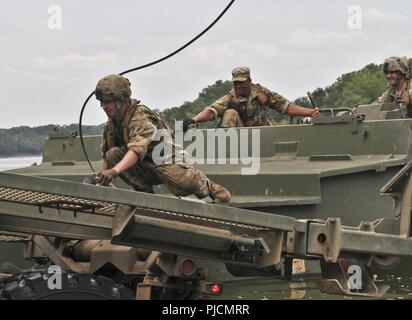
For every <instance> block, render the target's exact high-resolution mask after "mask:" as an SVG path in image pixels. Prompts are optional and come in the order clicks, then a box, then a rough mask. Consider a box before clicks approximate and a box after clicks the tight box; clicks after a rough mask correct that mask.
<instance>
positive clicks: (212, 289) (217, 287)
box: [210, 283, 222, 293]
mask: <svg viewBox="0 0 412 320" xmlns="http://www.w3.org/2000/svg"><path fill="white" fill-rule="evenodd" d="M221 291H222V286H221V285H220V284H217V283H215V284H212V285H211V286H210V292H212V293H220V292H221Z"/></svg>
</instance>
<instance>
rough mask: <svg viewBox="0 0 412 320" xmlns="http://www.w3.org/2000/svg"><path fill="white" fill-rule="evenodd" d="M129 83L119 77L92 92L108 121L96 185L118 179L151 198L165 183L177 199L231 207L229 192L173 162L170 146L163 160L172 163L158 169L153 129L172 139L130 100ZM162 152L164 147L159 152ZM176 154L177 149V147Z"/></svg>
mask: <svg viewBox="0 0 412 320" xmlns="http://www.w3.org/2000/svg"><path fill="white" fill-rule="evenodd" d="M131 94H132V92H131V89H130V82H129V80H128V79H126V78H124V77H122V76H120V75H110V76H107V77H105V78H103V79H101V80H100V81H99V82H98V84H97V86H96V90H95V95H96V98H97V100H99V101H100V103H101V107H102V108H103V110H104V111H105V112H106V114H107V116H108V118H109V120H108V122H107V124H106V126H105V128H104V132H103V143H102V163H101V171H100V172H99V173H97V178H98V179H97V180H98V181H99V182H100V185H103V186H107V185H109V184H110V183H111V182H112V181H113V180H114V179H115V178H116V177H118V176H120V177H121V178H122V179H123V180H124V181H125V182H126V183H127V184H129V185H131V186H132V187H133V188H134V189H135V190H136V191H140V192H147V193H153V192H154V191H153V186H154V185H159V184H165V185H166V186H167V187H168V189H169V190H170V191H171V192H172V193H173V194H175V195H176V196H188V195H192V194H194V195H196V196H197V197H198V198H199V199H203V198H206V197H207V196H210V197H211V198H212V199H214V200H215V199H217V200H220V201H221V202H230V199H231V195H230V192H229V191H228V190H227V189H225V188H224V187H222V186H220V185H218V184H216V183H214V182H213V181H211V180H209V179H208V178H207V177H206V176H205V175H204V174H203V173H202V172H201V171H199V170H197V169H195V168H193V167H191V166H189V165H187V164H185V163H183V162H181V163H176V162H175V151H176V149H175V147H176V146H175V144H174V141H173V139H172V141H170V142H167V139H163V140H162V143H169V146H170V147H171V148H170V150H173V151H172V153H171V154H170V155H164V158H165V159H166V158H167V157H168V156H169V158H171V160H172V161H170V162H166V163H162V164H157V163H155V162H156V161H154V157H155V156H154V155H153V154H152V153H153V151H154V149H155V147H156V146H157V145H158V144H159V143H160V141H154V138H155V136H156V133H157V132H158V130H164V131H166V132H167V133H168V134H169V135H170V137H173V133H172V132H171V130H170V128H169V127H168V125H167V124H166V123H165V121H163V119H161V118H160V116H159V115H157V114H156V113H155V112H153V111H152V110H150V109H149V108H148V107H146V106H144V105H141V104H140V102H139V101H137V100H135V99H131ZM166 150H167V148H164V153H165V152H166ZM178 150H179V148H178Z"/></svg>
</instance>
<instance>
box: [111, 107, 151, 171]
mask: <svg viewBox="0 0 412 320" xmlns="http://www.w3.org/2000/svg"><path fill="white" fill-rule="evenodd" d="M156 132H157V127H156V126H155V125H154V124H153V122H152V121H151V120H150V119H149V118H148V117H147V115H145V114H144V113H136V114H135V115H134V116H133V118H132V119H131V121H130V125H129V143H128V144H127V148H128V149H129V151H128V152H127V153H126V155H125V156H124V158H123V160H122V161H120V163H119V164H118V165H119V170H121V171H124V170H127V169H128V168H130V167H131V166H133V165H134V164H135V163H136V162H137V161H139V160H141V159H144V157H145V155H146V153H147V148H148V146H149V144H150V143H151V142H152V141H153V139H154V137H155V135H156Z"/></svg>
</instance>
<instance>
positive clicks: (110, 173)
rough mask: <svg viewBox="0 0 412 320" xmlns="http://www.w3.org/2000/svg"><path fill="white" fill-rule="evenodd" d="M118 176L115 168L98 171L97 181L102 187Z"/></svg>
mask: <svg viewBox="0 0 412 320" xmlns="http://www.w3.org/2000/svg"><path fill="white" fill-rule="evenodd" d="M118 176H119V173H118V172H117V171H116V170H115V169H108V170H104V171H101V172H99V173H98V178H99V182H100V185H101V186H102V187H106V186H108V185H109V184H110V183H111V182H112V181H113V180H114V179H116V178H117V177H118Z"/></svg>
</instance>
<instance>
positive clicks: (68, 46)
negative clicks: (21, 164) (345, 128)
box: [0, 0, 412, 128]
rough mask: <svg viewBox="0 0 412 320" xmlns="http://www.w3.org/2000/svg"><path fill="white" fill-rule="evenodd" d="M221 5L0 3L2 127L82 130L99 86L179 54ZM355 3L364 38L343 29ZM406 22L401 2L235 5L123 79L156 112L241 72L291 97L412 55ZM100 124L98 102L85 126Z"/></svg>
mask: <svg viewBox="0 0 412 320" xmlns="http://www.w3.org/2000/svg"><path fill="white" fill-rule="evenodd" d="M228 2H229V1H226V0H209V1H200V0H197V1H194V0H150V1H148V0H145V1H144V0H120V1H97V0H88V1H79V0H77V1H75V0H70V1H68V0H66V1H63V0H48V1H45V0H36V1H32V0H15V1H2V4H1V11H0V43H1V47H0V48H1V51H0V54H1V59H0V108H1V110H2V113H1V118H0V128H9V127H12V126H20V125H29V126H36V125H44V124H49V123H54V124H69V123H75V122H77V121H78V114H79V111H80V108H81V106H82V103H83V101H84V99H85V98H86V97H87V95H88V94H89V93H90V92H91V91H92V90H93V89H94V87H95V84H96V82H97V80H98V79H100V78H101V77H102V76H104V75H107V74H113V73H119V72H121V71H123V70H126V69H129V68H131V67H134V66H138V65H141V64H144V63H147V62H149V61H152V60H154V59H157V58H160V57H161V56H163V55H165V54H167V53H169V52H171V51H173V50H175V49H176V48H177V47H179V46H180V45H182V44H183V43H185V42H186V41H188V40H189V39H191V38H192V37H193V36H194V35H196V34H197V33H199V32H200V31H201V30H202V29H203V28H204V27H205V26H206V25H208V24H209V23H210V22H211V21H212V20H213V19H215V17H216V16H217V15H218V14H219V13H220V11H221V10H222V9H223V8H224V7H225V6H226V5H227V3H228ZM52 5H57V6H59V8H61V13H62V26H61V29H50V28H49V25H50V22H53V21H54V20H50V17H52V16H53V12H52V13H50V14H49V13H48V9H49V7H51V6H52ZM352 5H357V6H359V7H360V8H361V9H362V29H360V30H358V29H350V28H349V27H348V19H350V18H351V17H352V14H350V13H348V9H349V7H350V6H352ZM411 16H412V3H411V2H410V1H406V0H391V1H389V0H387V1H383V0H380V1H376V0H374V1H366V0H359V1H345V0H344V1H326V0H325V1H322V0H312V1H303V0H302V1H293V0H292V1H275V0H236V2H235V4H234V6H233V7H232V9H231V10H230V11H229V12H228V14H227V15H226V16H225V17H224V18H223V19H222V20H221V21H220V23H219V24H218V25H217V26H215V28H213V29H212V30H211V31H210V32H209V33H208V34H207V35H206V36H205V37H203V38H202V39H201V40H200V41H198V42H197V43H196V44H195V45H193V46H191V47H189V48H188V49H187V50H186V51H184V52H183V53H181V54H180V55H178V56H176V57H174V58H173V59H171V60H169V61H167V62H165V63H162V64H160V65H158V66H156V67H153V68H150V69H146V70H143V71H139V72H137V73H134V74H132V75H130V76H128V77H129V79H130V80H131V82H132V85H133V87H132V89H133V93H134V96H135V97H136V98H139V99H141V100H142V102H143V103H145V104H146V105H148V106H150V107H152V108H159V109H164V108H168V107H173V106H179V105H181V104H182V103H183V102H184V101H190V100H193V99H195V98H196V97H197V94H198V92H199V91H200V90H201V89H202V88H204V87H205V86H207V85H209V84H212V83H214V82H215V81H216V80H218V79H225V80H226V79H230V72H231V70H232V69H233V68H234V67H236V66H238V65H247V66H250V67H251V69H252V78H253V80H254V81H255V82H257V83H260V84H262V85H264V86H266V87H268V88H270V89H272V90H274V91H277V92H279V93H281V94H283V95H284V96H286V97H287V98H289V99H295V98H297V97H299V96H303V95H305V92H307V91H308V90H314V89H316V88H317V87H324V86H327V85H329V84H331V83H332V82H333V81H335V80H336V78H337V77H338V76H340V75H341V74H342V73H345V72H350V71H353V70H356V69H360V68H362V67H363V66H365V65H367V64H369V63H371V62H374V63H382V61H383V60H384V59H385V58H386V57H389V56H393V55H407V56H412V42H411V32H410V26H409V24H408V19H410V17H411ZM53 17H54V16H53ZM351 21H353V20H351ZM52 25H54V26H55V25H56V24H52ZM104 121H105V117H104V113H103V112H102V111H101V110H100V108H99V106H98V104H97V103H96V102H95V101H93V102H92V103H91V104H90V105H89V107H88V111H87V112H86V114H85V119H84V122H85V123H86V124H99V123H102V122H104Z"/></svg>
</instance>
